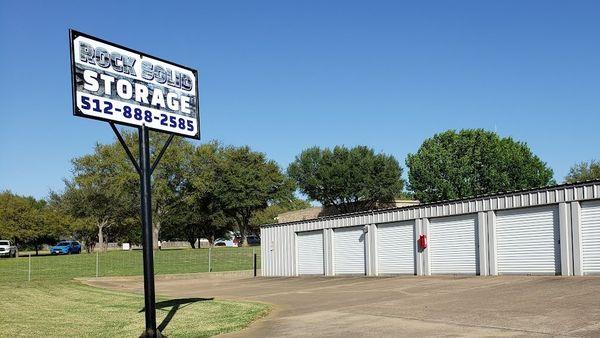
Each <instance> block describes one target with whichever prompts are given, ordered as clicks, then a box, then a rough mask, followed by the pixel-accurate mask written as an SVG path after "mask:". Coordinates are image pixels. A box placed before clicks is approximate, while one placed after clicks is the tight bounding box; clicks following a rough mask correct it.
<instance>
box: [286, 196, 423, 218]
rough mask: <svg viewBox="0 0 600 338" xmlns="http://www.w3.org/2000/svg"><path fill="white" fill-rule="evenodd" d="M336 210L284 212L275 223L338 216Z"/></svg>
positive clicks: (400, 202)
mask: <svg viewBox="0 0 600 338" xmlns="http://www.w3.org/2000/svg"><path fill="white" fill-rule="evenodd" d="M418 204H419V201H417V200H406V199H396V200H394V202H393V203H389V204H386V205H381V206H380V209H382V208H400V207H408V206H413V205H418ZM338 213H339V212H337V210H336V209H335V208H334V207H326V208H323V207H312V208H306V209H302V210H294V211H288V212H284V213H283V214H279V215H277V217H276V218H275V220H276V221H277V223H287V222H295V221H304V220H307V219H315V218H319V217H324V216H331V215H335V214H338Z"/></svg>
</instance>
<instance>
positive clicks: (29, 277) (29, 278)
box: [27, 254, 31, 282]
mask: <svg viewBox="0 0 600 338" xmlns="http://www.w3.org/2000/svg"><path fill="white" fill-rule="evenodd" d="M27 281H28V282H31V254H29V267H28V268H27Z"/></svg>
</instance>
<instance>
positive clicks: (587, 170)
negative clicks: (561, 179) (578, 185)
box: [565, 160, 600, 183]
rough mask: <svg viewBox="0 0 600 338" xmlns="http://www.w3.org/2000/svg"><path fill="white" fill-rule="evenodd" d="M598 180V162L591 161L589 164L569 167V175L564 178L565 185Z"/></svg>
mask: <svg viewBox="0 0 600 338" xmlns="http://www.w3.org/2000/svg"><path fill="white" fill-rule="evenodd" d="M598 179H600V162H599V161H596V160H591V161H589V162H581V163H577V164H575V165H574V166H572V167H571V170H569V174H568V175H567V177H565V182H566V183H575V182H581V181H589V180H598Z"/></svg>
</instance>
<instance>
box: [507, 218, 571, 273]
mask: <svg viewBox="0 0 600 338" xmlns="http://www.w3.org/2000/svg"><path fill="white" fill-rule="evenodd" d="M559 231H560V230H559V225H558V208H557V207H556V206H549V207H537V208H523V209H514V210H507V211H498V212H497V213H496V257H497V266H498V273H499V274H551V275H555V274H559V273H560V244H559V238H560V232H559Z"/></svg>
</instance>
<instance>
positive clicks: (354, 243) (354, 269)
mask: <svg viewBox="0 0 600 338" xmlns="http://www.w3.org/2000/svg"><path fill="white" fill-rule="evenodd" d="M333 242H334V245H333V268H334V272H335V274H336V275H343V274H353V275H357V274H361V275H364V274H365V234H364V233H363V229H362V227H354V228H343V229H335V230H334V231H333Z"/></svg>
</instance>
